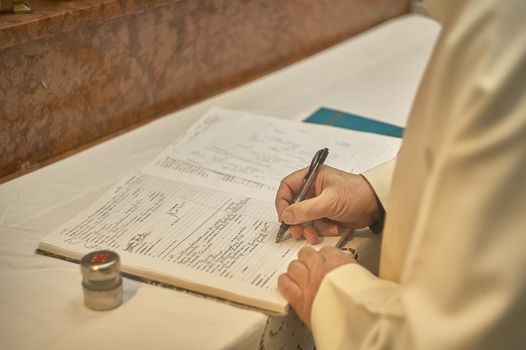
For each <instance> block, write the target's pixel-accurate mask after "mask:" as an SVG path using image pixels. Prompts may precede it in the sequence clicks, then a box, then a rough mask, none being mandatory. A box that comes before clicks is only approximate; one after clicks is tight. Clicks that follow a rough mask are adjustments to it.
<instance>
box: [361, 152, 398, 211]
mask: <svg viewBox="0 0 526 350" xmlns="http://www.w3.org/2000/svg"><path fill="white" fill-rule="evenodd" d="M395 165H396V158H395V159H392V160H390V161H388V162H385V163H383V164H380V165H378V166H377V167H374V168H372V169H371V170H368V171H366V172H364V173H363V174H362V176H363V177H365V179H366V180H367V182H369V183H370V184H371V186H372V188H373V189H374V192H375V193H376V196H377V197H378V199H379V200H380V202H381V203H382V204H383V207H384V208H387V206H386V204H387V199H388V197H389V189H390V188H391V180H392V178H393V173H394V169H395ZM387 209H388V208H387Z"/></svg>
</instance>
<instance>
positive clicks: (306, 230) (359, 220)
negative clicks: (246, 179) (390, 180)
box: [275, 165, 379, 244]
mask: <svg viewBox="0 0 526 350" xmlns="http://www.w3.org/2000/svg"><path fill="white" fill-rule="evenodd" d="M307 170H308V169H307V168H305V169H302V170H298V171H296V172H294V173H292V174H290V175H289V176H287V177H285V178H284V179H283V180H282V181H281V184H280V186H279V189H278V192H277V194H276V202H275V205H276V210H277V212H278V219H279V221H280V222H283V221H284V222H285V223H287V224H289V225H291V226H290V229H289V230H290V233H291V235H292V237H294V238H296V239H300V238H301V237H305V238H306V239H307V240H308V241H309V242H311V243H313V244H316V243H318V242H319V234H321V235H326V236H335V235H338V233H339V228H340V227H347V228H350V229H357V228H363V227H367V226H369V225H371V224H372V223H373V222H374V221H375V220H377V219H378V217H379V208H378V204H377V202H376V196H375V193H374V191H373V189H372V188H371V185H369V183H368V182H367V180H365V178H364V177H363V176H361V175H354V174H351V173H348V172H345V171H341V170H338V169H335V168H332V167H329V166H326V165H324V166H323V167H322V169H321V170H320V172H319V173H318V176H317V177H316V181H315V183H314V185H313V186H312V187H311V189H310V190H309V193H308V194H307V196H305V198H306V199H305V200H303V201H301V202H299V203H296V204H292V205H290V203H292V202H293V200H294V198H295V196H296V194H297V193H299V192H300V190H301V186H302V185H303V178H304V176H305V174H306V173H307Z"/></svg>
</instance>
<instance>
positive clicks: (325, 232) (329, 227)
mask: <svg viewBox="0 0 526 350" xmlns="http://www.w3.org/2000/svg"><path fill="white" fill-rule="evenodd" d="M312 225H313V226H314V228H315V229H316V231H318V234H319V235H322V236H337V235H338V234H339V233H340V225H339V224H337V223H336V222H334V221H332V220H326V219H322V220H315V221H313V222H312Z"/></svg>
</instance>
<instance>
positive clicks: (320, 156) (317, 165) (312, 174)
mask: <svg viewBox="0 0 526 350" xmlns="http://www.w3.org/2000/svg"><path fill="white" fill-rule="evenodd" d="M328 155H329V149H328V148H324V149H320V150H319V151H318V152H316V154H315V155H314V158H312V162H311V163H310V166H309V171H308V172H307V175H305V178H304V182H303V186H302V187H301V191H300V193H299V194H298V196H297V197H296V199H294V202H292V203H291V204H294V203H298V202H301V201H302V200H303V199H304V198H305V195H306V194H307V192H308V191H309V189H310V187H311V186H312V184H313V183H314V180H316V176H317V175H318V173H319V172H320V169H321V166H322V165H323V162H325V159H327V156H328ZM289 226H290V225H287V224H286V223H282V224H281V226H280V227H279V231H278V234H277V235H276V243H278V242H279V241H281V239H282V238H283V235H284V234H285V232H287V230H288V229H289Z"/></svg>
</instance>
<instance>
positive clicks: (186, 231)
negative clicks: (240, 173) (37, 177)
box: [42, 174, 335, 305]
mask: <svg viewBox="0 0 526 350" xmlns="http://www.w3.org/2000/svg"><path fill="white" fill-rule="evenodd" d="M278 227H279V224H278V223H277V218H276V213H275V208H274V206H273V204H272V203H270V202H265V201H260V200H257V199H254V198H250V197H243V196H238V195H234V194H228V193H225V192H220V191H214V190H211V189H208V188H203V187H198V186H194V185H190V184H185V183H181V182H176V181H170V180H165V179H162V178H158V177H153V176H149V175H141V174H139V175H131V176H129V177H127V178H125V179H124V180H122V181H121V182H120V183H119V184H118V185H116V186H115V187H113V188H112V189H111V190H110V191H108V192H107V193H106V194H105V195H104V196H103V197H101V198H100V199H99V200H98V201H97V202H96V203H94V204H93V205H92V206H91V207H89V208H88V209H86V210H85V211H84V212H83V213H81V214H80V215H78V216H77V217H75V218H74V219H72V220H71V221H69V222H68V223H67V224H65V225H64V226H63V227H61V228H60V229H59V230H57V231H56V232H55V233H53V234H51V235H49V236H47V237H45V239H44V240H43V242H42V243H43V244H44V245H48V246H49V245H50V246H57V247H63V248H64V247H65V248H66V249H68V250H71V251H75V252H78V253H79V255H82V254H84V253H88V252H90V251H93V250H98V249H111V250H114V251H116V252H117V253H118V254H120V255H121V257H122V261H123V264H124V268H123V270H125V271H126V270H127V267H129V266H139V267H141V269H142V270H144V269H145V268H146V269H149V270H152V271H157V272H158V273H163V274H166V275H171V276H173V278H172V281H173V284H175V285H179V284H180V282H181V281H182V283H183V286H184V287H188V283H190V286H193V285H198V286H205V287H206V289H207V291H208V290H209V288H212V294H214V293H213V289H216V290H226V291H230V292H231V293H234V294H238V295H246V296H247V297H254V296H259V297H264V298H267V299H270V300H275V301H277V302H279V303H282V304H283V305H285V304H286V303H285V301H284V300H283V299H282V298H281V297H280V296H279V294H278V293H277V291H276V286H277V277H278V276H279V274H281V273H283V272H285V271H286V268H287V266H288V264H289V262H290V261H292V260H293V259H295V258H296V256H297V253H298V250H299V249H300V248H301V247H302V246H304V245H305V244H306V241H296V240H294V239H288V240H285V241H282V242H280V243H275V238H276V232H277V230H278ZM334 243H335V242H334V239H332V240H331V239H327V240H326V241H325V244H334ZM185 283H186V284H185ZM190 288H191V287H190ZM195 289H196V291H202V290H201V289H202V288H200V287H199V288H195ZM218 295H219V296H222V294H221V293H218Z"/></svg>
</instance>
